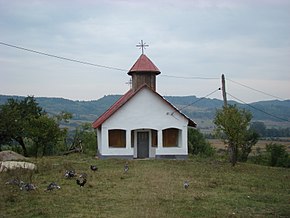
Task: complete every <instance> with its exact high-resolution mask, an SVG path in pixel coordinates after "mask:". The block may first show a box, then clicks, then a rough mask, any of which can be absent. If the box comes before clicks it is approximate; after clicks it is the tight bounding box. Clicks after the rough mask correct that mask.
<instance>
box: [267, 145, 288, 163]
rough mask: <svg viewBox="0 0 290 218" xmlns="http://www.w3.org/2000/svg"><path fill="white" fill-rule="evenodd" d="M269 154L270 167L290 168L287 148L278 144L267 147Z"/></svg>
mask: <svg viewBox="0 0 290 218" xmlns="http://www.w3.org/2000/svg"><path fill="white" fill-rule="evenodd" d="M266 151H267V152H268V154H269V165H270V166H275V167H290V159H289V155H288V152H287V150H286V147H285V146H284V145H281V144H277V143H270V144H267V145H266Z"/></svg>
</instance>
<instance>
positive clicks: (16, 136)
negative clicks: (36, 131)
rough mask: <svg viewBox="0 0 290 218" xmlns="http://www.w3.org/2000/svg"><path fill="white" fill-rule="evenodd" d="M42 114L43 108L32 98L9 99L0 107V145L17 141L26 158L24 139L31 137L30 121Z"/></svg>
mask: <svg viewBox="0 0 290 218" xmlns="http://www.w3.org/2000/svg"><path fill="white" fill-rule="evenodd" d="M42 114H44V112H43V111H42V108H41V107H39V106H38V104H37V103H36V101H35V99H34V97H32V96H28V97H26V98H24V99H23V100H22V101H18V100H14V99H8V101H7V103H6V104H4V105H2V106H1V107H0V144H1V145H2V144H10V143H11V142H13V141H16V142H18V143H19V145H20V146H21V147H22V149H23V154H24V156H27V155H28V153H27V149H26V146H25V143H24V138H26V137H29V134H30V132H29V131H28V127H29V125H30V121H31V120H32V119H36V118H38V117H40V116H41V115H42Z"/></svg>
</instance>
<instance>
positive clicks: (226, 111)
mask: <svg viewBox="0 0 290 218" xmlns="http://www.w3.org/2000/svg"><path fill="white" fill-rule="evenodd" d="M251 119H252V114H251V113H250V112H249V111H247V110H245V109H239V108H237V106H236V105H228V106H226V107H223V109H220V110H217V112H216V116H215V119H214V124H215V125H216V133H217V135H218V136H220V137H221V138H222V140H223V141H224V143H225V144H228V151H229V156H230V162H231V163H232V165H233V166H235V164H236V162H237V161H238V152H239V149H241V153H242V160H245V159H247V156H248V154H249V153H250V152H251V148H252V146H253V145H254V144H255V143H256V142H257V138H256V139H255V137H256V136H257V135H256V134H253V133H252V132H250V131H249V128H248V127H249V124H250V121H251Z"/></svg>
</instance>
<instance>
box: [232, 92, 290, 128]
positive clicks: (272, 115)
mask: <svg viewBox="0 0 290 218" xmlns="http://www.w3.org/2000/svg"><path fill="white" fill-rule="evenodd" d="M227 95H229V96H231V97H232V98H234V99H236V100H238V101H240V102H242V103H243V104H245V105H247V106H249V107H251V108H253V109H255V110H257V111H260V112H262V113H264V114H267V115H268V116H271V117H274V118H276V119H279V120H282V121H285V122H289V123H290V121H289V120H286V119H284V118H281V117H278V116H276V115H274V114H270V113H268V112H266V111H264V110H262V109H260V108H257V107H255V106H253V105H251V104H248V103H246V102H245V101H243V100H241V99H239V98H237V97H235V96H233V95H231V94H230V93H228V92H227Z"/></svg>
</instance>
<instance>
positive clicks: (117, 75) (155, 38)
mask: <svg viewBox="0 0 290 218" xmlns="http://www.w3.org/2000/svg"><path fill="white" fill-rule="evenodd" d="M142 39H143V40H144V42H146V44H148V45H149V47H147V48H146V50H145V54H146V55H147V56H148V57H149V58H150V59H151V60H152V61H153V63H154V64H155V65H156V66H157V67H158V68H159V69H160V71H161V74H160V75H159V76H158V77H157V91H158V92H159V93H160V94H161V95H178V96H185V95H195V96H197V97H204V96H207V95H208V94H210V93H212V92H214V91H215V90H217V89H218V88H219V87H220V86H221V81H220V77H221V74H225V76H226V88H227V92H228V93H229V94H230V95H228V98H229V99H233V97H235V98H238V99H240V100H242V101H244V102H253V101H261V100H270V99H275V98H277V97H278V99H290V1H289V0H260V1H259V0H235V1H234V0H167V1H161V0H154V1H153V0H149V1H141V0H140V1H137V0H136V1H135V0H100V1H98V0H95V1H92V0H91V1H89V0H67V1H66V0H62V1H61V0H58V1H56V0H55V1H53V0H50V1H49V0H47V1H41V0H26V1H24V0H19V1H17V0H9V1H7V0H0V42H2V43H7V44H11V45H15V46H20V47H24V48H27V49H32V50H36V51H39V52H45V53H48V54H52V55H57V56H62V57H65V58H70V59H76V60H79V61H85V62H89V63H93V64H98V65H104V66H110V67H116V68H121V69H125V71H121V70H112V69H106V68H101V67H96V66H90V65H84V64H80V63H75V62H70V61H65V60H61V59H57V58H52V57H48V56H43V55H39V54H35V53H31V52H27V51H23V50H19V49H16V48H12V47H8V46H5V45H3V44H0V66H1V67H0V94H5V95H22V96H27V95H34V96H36V97H39V96H44V97H63V98H69V99H74V100H96V99H99V98H101V97H103V96H104V95H109V94H124V93H125V92H126V91H127V90H128V89H129V88H130V87H129V85H128V84H126V83H127V81H128V80H129V79H130V77H129V75H127V71H128V70H129V69H130V68H131V66H132V65H133V64H134V63H135V61H136V60H137V59H138V57H139V56H140V54H141V50H139V49H138V48H136V45H137V44H138V43H139V42H140V40H142ZM177 77H181V78H177ZM187 77H189V78H187ZM186 78H187V79H186ZM207 78H209V79H207ZM250 88H253V89H256V90H257V91H255V90H253V89H250ZM258 91H260V92H258ZM261 92H265V93H267V94H269V95H266V94H263V93H261ZM221 96H222V95H221V92H220V91H217V92H214V94H212V95H209V96H208V97H209V98H219V99H221ZM232 96H233V97H232ZM275 96H276V97H275Z"/></svg>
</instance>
